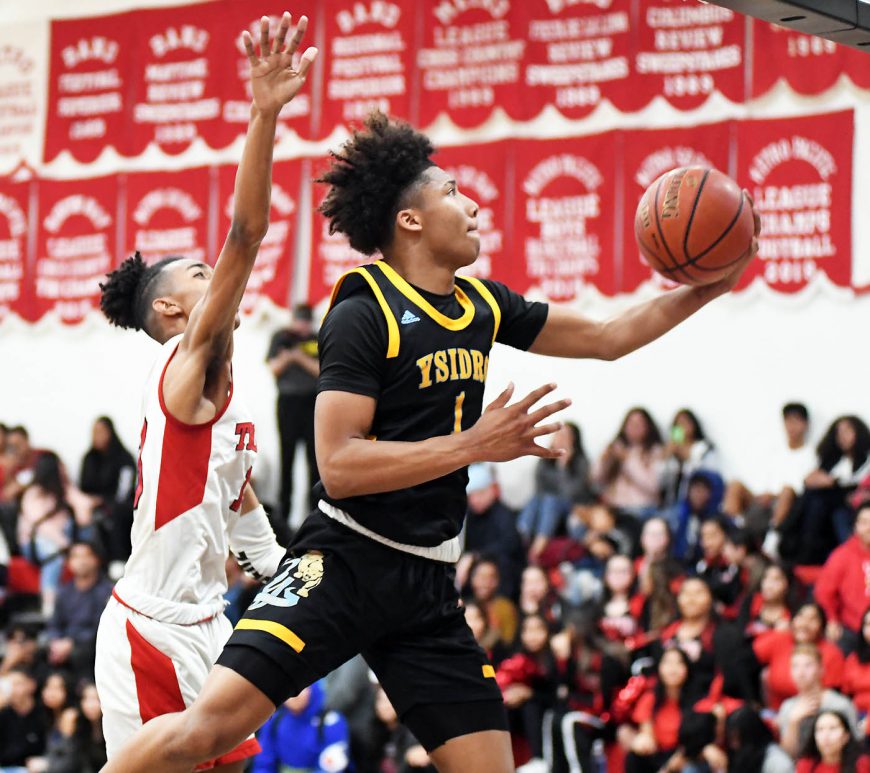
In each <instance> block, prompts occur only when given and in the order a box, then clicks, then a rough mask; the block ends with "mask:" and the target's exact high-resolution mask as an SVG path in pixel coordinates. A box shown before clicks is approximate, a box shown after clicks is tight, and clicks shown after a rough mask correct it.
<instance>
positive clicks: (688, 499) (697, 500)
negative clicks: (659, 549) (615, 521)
mask: <svg viewBox="0 0 870 773" xmlns="http://www.w3.org/2000/svg"><path fill="white" fill-rule="evenodd" d="M724 491H725V484H724V482H723V480H722V477H721V476H720V475H719V474H718V473H716V472H712V471H710V470H698V471H697V472H694V473H692V475H691V477H690V478H689V481H688V486H687V487H686V494H685V496H684V497H682V498H681V499H680V500H679V501H678V502H677V504H676V505H675V506H674V507H672V508H670V509H669V510H666V511H665V512H664V513H663V516H664V517H665V518H666V519H667V520H668V522H669V524H670V526H671V529H672V531H673V535H674V540H673V555H674V558H676V559H678V560H680V561H685V562H686V563H688V564H693V563H695V562H696V561H698V560H699V559H700V558H701V556H700V549H699V541H700V536H701V524H702V523H704V521H706V520H707V519H708V518H711V517H712V516H714V515H716V514H717V513H718V512H719V507H720V505H721V504H722V495H723V493H724Z"/></svg>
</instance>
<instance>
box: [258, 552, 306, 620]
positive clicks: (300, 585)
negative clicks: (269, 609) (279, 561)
mask: <svg viewBox="0 0 870 773" xmlns="http://www.w3.org/2000/svg"><path fill="white" fill-rule="evenodd" d="M322 580H323V553H321V552H320V551H318V550H309V551H308V552H307V553H306V554H305V555H304V556H302V557H300V558H291V559H290V560H289V561H288V562H287V563H286V564H285V565H284V567H283V569H282V570H281V571H280V572H278V574H276V575H275V576H274V577H273V578H272V580H271V581H270V582H269V583H268V584H267V585H266V586H265V587H264V588H263V590H261V591H260V592H259V593H258V594H257V597H256V598H255V599H254V601H253V602H252V603H251V606H250V607H249V609H260V607H265V606H266V605H267V604H268V605H271V606H273V607H295V606H296V605H297V604H298V603H299V600H300V599H305V598H308V594H309V593H310V592H311V591H312V590H314V589H315V588H316V587H317V586H318V585H320V583H321V581H322Z"/></svg>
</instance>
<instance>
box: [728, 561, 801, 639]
mask: <svg viewBox="0 0 870 773" xmlns="http://www.w3.org/2000/svg"><path fill="white" fill-rule="evenodd" d="M791 587H792V579H791V576H790V575H789V574H788V573H787V572H786V570H785V569H784V568H783V567H782V566H780V565H779V564H769V565H768V566H767V567H766V568H765V569H764V572H763V573H762V575H761V581H760V583H759V584H758V590H757V591H756V592H755V593H750V594H749V595H747V596H746V598H744V599H743V602H742V604H741V606H740V614H739V615H738V618H737V621H738V624H739V625H740V628H741V629H742V630H743V632H744V633H745V634H746V636H747V637H749V638H750V639H754V638H755V637H756V636H758V635H760V634H762V633H765V632H766V631H787V630H788V628H789V623H790V622H791V603H790V597H791Z"/></svg>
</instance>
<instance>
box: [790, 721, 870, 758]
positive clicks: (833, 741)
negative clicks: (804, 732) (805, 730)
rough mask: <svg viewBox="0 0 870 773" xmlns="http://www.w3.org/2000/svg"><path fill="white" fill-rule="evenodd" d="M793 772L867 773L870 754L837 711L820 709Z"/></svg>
mask: <svg viewBox="0 0 870 773" xmlns="http://www.w3.org/2000/svg"><path fill="white" fill-rule="evenodd" d="M796 770H797V773H870V757H868V756H867V755H866V754H863V753H862V752H861V746H860V745H859V743H858V742H857V741H856V740H855V738H854V737H853V735H852V731H851V730H850V729H849V723H848V722H847V720H846V718H845V717H844V716H843V715H842V714H840V713H839V712H838V711H821V712H819V713H818V714H817V715H816V717H815V719H814V720H813V727H812V732H811V733H810V735H809V738H807V742H806V744H805V745H804V748H803V749H802V750H801V754H800V757H799V758H798V762H797V768H796Z"/></svg>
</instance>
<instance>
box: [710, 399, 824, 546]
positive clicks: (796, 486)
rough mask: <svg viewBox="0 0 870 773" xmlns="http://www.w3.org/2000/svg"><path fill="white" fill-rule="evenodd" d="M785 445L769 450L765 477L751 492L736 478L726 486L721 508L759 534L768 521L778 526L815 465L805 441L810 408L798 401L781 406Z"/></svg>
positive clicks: (813, 455)
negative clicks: (808, 409) (757, 487)
mask: <svg viewBox="0 0 870 773" xmlns="http://www.w3.org/2000/svg"><path fill="white" fill-rule="evenodd" d="M782 421H783V426H784V428H785V438H786V444H785V446H781V445H777V448H776V449H775V450H773V451H772V452H771V453H770V454H768V456H767V458H766V460H765V466H764V470H765V476H764V477H765V480H764V482H763V483H762V485H761V487H760V488H759V490H758V491H756V492H754V493H753V492H752V491H750V489H749V488H748V487H747V486H746V485H745V484H744V483H743V482H742V481H739V480H732V481H730V482H729V483H728V486H727V487H726V489H725V499H724V500H723V502H722V512H724V513H725V514H726V515H729V516H731V517H732V518H736V517H741V518H744V519H745V521H746V525H747V528H749V530H750V532H751V533H752V534H753V535H754V536H756V537H758V538H760V535H762V534H764V533H765V532H766V531H767V528H768V525H770V526H771V527H773V528H776V527H777V526H779V525H780V524H781V523H782V522H783V520H784V519H785V517H786V515H788V511H789V510H790V509H791V507H792V505H794V502H795V498H796V496H797V495H798V494H801V493H803V490H804V479H805V478H806V477H807V475H809V474H810V472H812V470H813V469H814V468H815V465H816V455H815V451H814V450H813V448H812V446H810V445H809V444H808V443H807V431H808V429H809V412H808V411H807V409H806V406H805V405H803V404H801V403H788V404H787V405H785V406H783V409H782Z"/></svg>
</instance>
